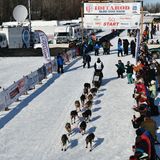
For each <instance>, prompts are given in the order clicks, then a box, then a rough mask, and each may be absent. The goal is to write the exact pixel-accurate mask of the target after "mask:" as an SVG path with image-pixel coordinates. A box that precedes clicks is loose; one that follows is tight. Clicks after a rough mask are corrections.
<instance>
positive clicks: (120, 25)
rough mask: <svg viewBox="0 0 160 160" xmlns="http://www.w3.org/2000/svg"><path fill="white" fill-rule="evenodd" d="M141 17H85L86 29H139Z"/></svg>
mask: <svg viewBox="0 0 160 160" xmlns="http://www.w3.org/2000/svg"><path fill="white" fill-rule="evenodd" d="M140 18H141V17H140V15H85V16H84V28H89V29H92V28H101V29H138V28H139V24H140Z"/></svg>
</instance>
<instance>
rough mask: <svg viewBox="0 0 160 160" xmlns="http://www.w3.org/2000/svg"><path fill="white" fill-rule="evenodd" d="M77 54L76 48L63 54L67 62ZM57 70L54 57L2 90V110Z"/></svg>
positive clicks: (0, 103)
mask: <svg viewBox="0 0 160 160" xmlns="http://www.w3.org/2000/svg"><path fill="white" fill-rule="evenodd" d="M75 55H76V49H72V50H69V51H67V52H66V53H64V54H63V58H64V61H65V63H69V62H70V61H72V60H73V58H74V57H75ZM53 72H57V60H56V58H54V60H52V61H51V62H49V63H46V64H44V65H43V66H42V67H40V68H38V69H37V70H36V71H34V72H31V73H30V74H28V75H26V76H24V77H23V78H21V79H20V80H18V81H16V82H14V83H13V84H12V85H11V86H9V87H8V88H6V89H3V91H1V92H0V111H3V110H5V109H6V108H7V107H8V106H9V105H11V104H12V103H13V102H15V101H17V100H18V98H19V97H20V96H21V95H23V94H25V93H26V92H27V91H28V90H31V89H34V88H35V85H37V84H39V83H41V82H42V80H43V79H45V78H46V77H47V76H48V75H49V74H52V73H53Z"/></svg>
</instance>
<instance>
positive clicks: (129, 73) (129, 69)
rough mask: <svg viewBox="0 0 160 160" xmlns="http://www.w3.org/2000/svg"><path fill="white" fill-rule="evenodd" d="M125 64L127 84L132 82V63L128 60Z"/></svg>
mask: <svg viewBox="0 0 160 160" xmlns="http://www.w3.org/2000/svg"><path fill="white" fill-rule="evenodd" d="M125 66H126V73H127V79H128V84H132V83H133V78H132V75H133V65H132V64H130V61H128V62H127V65H125Z"/></svg>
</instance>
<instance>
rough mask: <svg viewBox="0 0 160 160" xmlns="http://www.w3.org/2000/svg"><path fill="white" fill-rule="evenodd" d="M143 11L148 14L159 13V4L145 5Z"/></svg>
mask: <svg viewBox="0 0 160 160" xmlns="http://www.w3.org/2000/svg"><path fill="white" fill-rule="evenodd" d="M144 10H145V11H148V12H150V13H160V2H158V3H155V4H154V3H151V4H149V3H148V4H146V5H145V6H144Z"/></svg>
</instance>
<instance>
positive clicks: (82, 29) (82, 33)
mask: <svg viewBox="0 0 160 160" xmlns="http://www.w3.org/2000/svg"><path fill="white" fill-rule="evenodd" d="M83 6H84V1H83V0H82V1H81V22H82V24H81V25H82V26H81V35H82V43H83V41H84V38H83V37H84V24H83V23H84V22H83V15H84V14H83V12H84V9H83Z"/></svg>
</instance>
